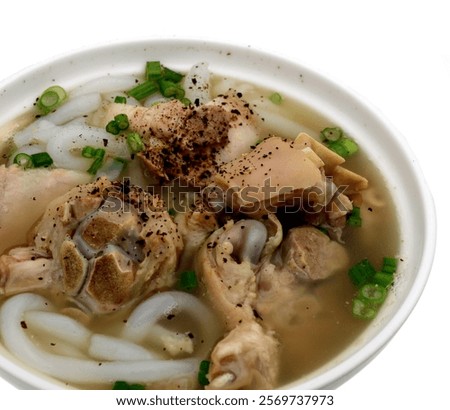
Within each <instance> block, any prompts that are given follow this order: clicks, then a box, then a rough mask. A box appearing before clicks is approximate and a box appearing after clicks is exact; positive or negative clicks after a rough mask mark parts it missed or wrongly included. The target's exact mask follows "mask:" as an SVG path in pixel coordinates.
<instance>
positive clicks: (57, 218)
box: [0, 178, 183, 313]
mask: <svg viewBox="0 0 450 410" xmlns="http://www.w3.org/2000/svg"><path fill="white" fill-rule="evenodd" d="M182 247H183V243H182V239H181V237H180V235H179V234H178V231H177V227H176V225H175V223H174V222H173V221H172V219H171V217H170V216H169V214H168V213H167V211H166V210H165V208H164V206H163V203H162V201H161V200H160V199H159V198H158V197H156V196H153V195H150V194H148V193H146V192H144V191H143V190H142V189H141V188H138V187H135V186H131V185H129V184H127V183H126V181H125V182H124V183H119V182H110V181H109V180H107V179H106V178H100V179H98V180H97V181H96V182H94V183H90V184H85V185H80V186H78V187H76V188H74V189H72V190H70V191H69V192H68V193H66V194H65V195H63V196H61V197H59V198H57V199H56V200H54V201H53V202H52V203H51V204H50V205H49V206H48V208H47V210H46V212H45V214H44V216H43V217H42V219H41V220H40V222H39V223H38V224H37V226H36V228H35V235H34V238H33V243H32V244H31V245H30V246H29V247H28V248H23V249H22V251H20V250H18V249H16V250H14V249H13V250H12V251H11V252H10V253H9V255H4V256H2V257H1V258H0V277H1V278H2V279H1V281H0V283H1V285H2V289H3V293H5V294H11V293H16V292H18V291H21V286H20V284H21V283H23V288H22V290H23V289H29V288H30V283H31V282H30V278H32V282H33V281H34V282H33V283H35V284H36V288H42V287H46V288H49V287H50V288H51V289H52V290H54V291H55V292H62V293H63V294H65V295H66V296H67V297H69V298H70V299H73V300H74V301H76V302H78V303H79V304H80V305H81V306H84V307H85V308H86V309H87V310H89V311H92V312H94V313H108V312H111V311H114V310H117V309H120V308H121V307H123V306H124V305H127V304H128V303H130V302H132V301H133V300H135V299H137V298H141V297H144V296H146V295H149V294H150V293H151V292H154V291H157V290H160V289H164V288H167V287H170V286H172V285H173V284H174V283H175V281H176V275H175V272H176V267H177V264H178V258H179V255H180V253H181V250H182ZM27 253H28V256H27ZM19 256H20V257H19ZM38 263H40V264H41V265H42V264H43V263H45V264H46V266H48V269H40V270H37V271H36V270H34V269H31V267H32V266H34V265H37V264H38ZM28 265H32V266H30V269H26V267H27V266H28ZM37 276H38V278H37V279H36V277H37ZM13 285H14V286H13Z"/></svg>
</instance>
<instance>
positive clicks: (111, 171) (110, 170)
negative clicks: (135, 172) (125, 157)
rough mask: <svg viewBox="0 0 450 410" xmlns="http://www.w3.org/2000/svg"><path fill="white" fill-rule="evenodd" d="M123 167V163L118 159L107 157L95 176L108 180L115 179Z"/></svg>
mask: <svg viewBox="0 0 450 410" xmlns="http://www.w3.org/2000/svg"><path fill="white" fill-rule="evenodd" d="M123 168H124V164H122V163H121V162H119V161H116V160H115V159H114V158H109V159H108V160H107V161H106V163H105V165H103V167H102V168H101V169H100V170H99V171H98V172H97V174H96V175H95V176H96V177H97V178H99V177H106V178H108V179H109V180H110V181H113V180H116V179H118V178H119V176H120V174H121V173H122V171H123Z"/></svg>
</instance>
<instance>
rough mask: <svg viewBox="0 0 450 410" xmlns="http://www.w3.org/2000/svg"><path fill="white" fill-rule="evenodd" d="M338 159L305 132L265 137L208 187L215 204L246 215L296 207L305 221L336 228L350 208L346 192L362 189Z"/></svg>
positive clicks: (364, 183)
mask: <svg viewBox="0 0 450 410" xmlns="http://www.w3.org/2000/svg"><path fill="white" fill-rule="evenodd" d="M344 162H345V160H344V158H342V157H340V156H339V155H337V154H335V153H334V152H333V151H331V150H330V149H328V148H327V147H325V146H324V145H323V144H321V143H320V142H318V141H316V140H314V139H313V138H311V137H310V136H309V135H307V134H304V133H302V134H300V135H299V136H298V137H297V139H295V140H285V139H282V138H279V137H270V138H267V139H265V140H264V141H262V142H261V143H260V144H258V146H256V147H255V148H254V149H253V150H252V151H250V152H248V153H245V154H243V155H241V156H240V157H239V158H237V159H234V160H232V161H230V162H228V163H225V164H223V165H222V166H220V167H219V170H218V172H217V174H216V175H215V176H214V178H213V185H214V187H215V190H213V189H211V190H210V191H211V192H214V195H215V197H217V198H214V200H215V205H216V206H217V203H219V204H220V201H222V202H223V204H224V206H225V205H226V206H228V207H230V208H231V209H233V210H234V211H235V212H241V213H244V214H246V215H251V216H252V217H255V216H256V217H257V216H260V215H261V214H264V213H267V212H277V211H279V210H280V209H286V210H288V212H289V213H291V214H292V213H295V212H297V211H301V212H302V213H303V214H304V215H306V218H307V222H308V223H313V224H316V225H320V224H329V225H330V226H333V227H336V226H341V227H342V226H343V225H345V221H346V216H347V214H348V213H349V212H351V211H352V209H353V205H352V201H351V199H350V198H349V196H347V194H348V195H356V194H359V192H360V191H362V190H364V189H366V188H367V180H366V179H365V178H364V177H362V176H360V175H358V174H356V173H354V172H351V171H349V170H347V169H346V168H344V167H343V166H342V165H341V164H343V163H344ZM352 198H353V197H352Z"/></svg>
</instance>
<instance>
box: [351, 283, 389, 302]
mask: <svg viewBox="0 0 450 410" xmlns="http://www.w3.org/2000/svg"><path fill="white" fill-rule="evenodd" d="M386 295H387V291H386V288H385V287H383V286H380V285H377V284H375V283H367V284H366V285H364V286H363V287H362V288H361V289H360V290H359V293H358V299H360V300H362V301H363V302H366V303H371V304H375V305H380V304H381V303H383V302H384V300H385V299H386Z"/></svg>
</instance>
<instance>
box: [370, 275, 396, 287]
mask: <svg viewBox="0 0 450 410" xmlns="http://www.w3.org/2000/svg"><path fill="white" fill-rule="evenodd" d="M372 282H373V283H374V284H376V285H379V286H383V287H385V288H387V287H389V286H390V285H392V283H393V282H394V275H393V274H392V273H386V272H377V273H375V275H374V276H373V278H372Z"/></svg>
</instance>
